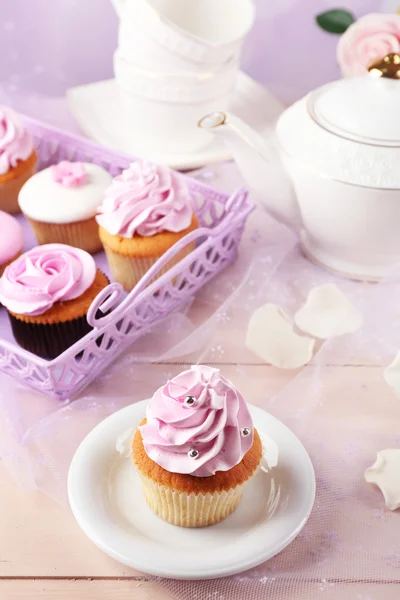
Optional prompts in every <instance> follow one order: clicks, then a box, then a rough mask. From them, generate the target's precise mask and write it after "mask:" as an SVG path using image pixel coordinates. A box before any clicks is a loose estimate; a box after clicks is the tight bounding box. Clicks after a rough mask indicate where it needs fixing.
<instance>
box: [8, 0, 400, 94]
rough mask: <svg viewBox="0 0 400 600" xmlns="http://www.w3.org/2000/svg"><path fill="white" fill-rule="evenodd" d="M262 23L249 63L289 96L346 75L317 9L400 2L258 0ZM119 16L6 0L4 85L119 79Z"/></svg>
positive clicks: (68, 1)
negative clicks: (115, 58)
mask: <svg viewBox="0 0 400 600" xmlns="http://www.w3.org/2000/svg"><path fill="white" fill-rule="evenodd" d="M199 1H201V0H199ZM256 4H257V8H258V17H257V23H256V26H255V27H254V30H253V32H252V34H251V35H250V38H249V40H248V43H247V45H246V48H245V54H244V58H243V65H244V69H245V70H246V71H247V72H248V73H250V74H251V75H252V76H254V77H255V78H257V79H258V80H260V81H261V82H262V83H264V84H266V85H267V86H268V87H269V88H270V90H271V91H273V92H275V93H276V94H277V95H278V96H279V98H281V99H282V100H283V101H285V102H291V101H293V100H294V99H296V98H298V97H300V96H301V95H303V94H304V93H305V92H307V91H308V90H309V89H311V88H313V87H315V86H317V85H319V84H321V83H323V82H325V81H328V80H331V79H335V78H337V77H338V76H339V71H338V68H337V65H336V60H335V49H336V44H337V41H338V36H335V35H330V34H328V33H325V32H324V31H322V30H320V29H319V28H318V27H317V26H316V25H315V15H316V14H318V13H319V12H322V11H324V10H327V9H331V8H336V7H338V6H340V7H341V8H347V9H348V10H351V11H353V12H354V13H355V14H356V15H357V16H361V15H363V14H366V13H368V12H372V11H386V12H394V11H395V10H396V8H397V7H398V5H400V0H340V2H336V0H256ZM116 34H117V18H116V15H115V13H114V10H113V8H112V5H111V0H1V17H0V89H1V92H2V93H3V95H4V93H6V94H8V95H10V96H11V97H13V96H14V95H18V96H21V94H24V95H25V94H26V93H32V92H34V93H40V94H46V95H48V96H60V95H62V94H63V93H64V91H65V89H66V88H67V87H70V86H73V85H77V84H81V83H86V82H90V81H96V80H99V79H106V78H109V77H112V62H111V57H112V52H113V50H114V49H115V47H116Z"/></svg>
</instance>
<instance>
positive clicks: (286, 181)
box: [198, 112, 300, 230]
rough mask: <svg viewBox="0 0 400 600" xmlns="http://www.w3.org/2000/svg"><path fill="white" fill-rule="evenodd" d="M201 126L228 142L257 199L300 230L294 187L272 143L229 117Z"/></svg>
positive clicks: (202, 122)
mask: <svg viewBox="0 0 400 600" xmlns="http://www.w3.org/2000/svg"><path fill="white" fill-rule="evenodd" d="M198 125H199V127H201V128H202V129H207V130H208V131H210V133H213V134H214V135H216V136H219V137H220V138H221V139H222V140H223V141H224V142H225V144H226V145H227V147H228V148H229V150H230V152H231V154H232V156H233V158H234V160H235V162H236V163H237V165H238V167H239V169H240V171H241V173H242V175H243V177H244V179H245V180H246V182H247V184H248V186H249V187H250V190H251V192H252V194H253V198H254V199H255V200H256V201H257V202H258V203H260V204H261V205H262V206H264V207H265V208H266V209H267V210H268V212H270V213H271V214H272V216H273V217H275V218H276V219H277V220H278V221H281V222H283V223H285V224H286V225H288V226H289V227H291V228H292V229H294V230H299V229H300V211H299V207H298V204H297V200H296V196H295V193H294V190H293V186H292V183H291V180H290V177H289V175H288V173H287V171H286V170H285V168H284V166H283V165H282V163H281V160H280V158H279V155H278V152H277V150H276V149H275V147H274V145H273V143H272V141H270V140H265V139H263V138H262V137H261V136H260V135H259V134H258V133H256V132H255V131H254V130H253V129H252V128H251V127H250V126H249V125H247V124H246V123H244V122H243V121H242V120H241V119H239V117H236V116H235V115H232V114H229V113H222V112H213V113H211V114H209V115H207V116H205V117H203V118H202V119H201V120H200V121H199V124H198Z"/></svg>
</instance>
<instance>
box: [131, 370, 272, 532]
mask: <svg viewBox="0 0 400 600" xmlns="http://www.w3.org/2000/svg"><path fill="white" fill-rule="evenodd" d="M132 450H133V461H134V463H135V465H136V468H137V469H138V472H139V475H140V477H141V480H142V485H143V492H144V495H145V498H146V500H147V503H148V505H149V506H150V508H151V509H152V510H153V512H155V513H156V514H157V515H158V516H159V517H161V518H162V519H164V520H166V521H169V522H170V523H173V524H174V525H180V526H182V527H204V526H207V525H213V524H215V523H218V522H219V521H222V520H223V519H225V518H226V517H228V516H229V515H230V514H231V513H232V512H233V511H234V510H235V509H236V507H237V506H238V504H239V502H240V499H241V497H242V494H243V490H244V488H245V486H246V484H247V483H248V482H249V480H250V479H251V478H252V477H253V476H254V474H255V473H256V471H257V468H258V466H259V465H260V463H261V458H262V444H261V440H260V437H259V435H258V433H257V431H256V430H255V429H254V426H253V422H252V419H251V416H250V413H249V410H248V407H247V404H246V401H245V400H244V398H243V396H242V395H241V394H240V392H239V391H238V390H237V389H236V388H235V387H234V386H233V384H232V383H231V382H230V381H229V380H228V379H226V378H225V377H223V376H222V375H221V374H220V371H219V369H214V368H212V367H206V366H194V367H192V368H191V370H189V371H184V372H183V373H181V374H180V375H178V376H177V377H175V378H174V379H172V380H171V381H168V382H167V383H166V384H165V385H164V386H163V387H162V388H160V389H159V390H157V391H156V393H155V394H154V396H153V398H152V399H151V400H150V403H149V405H148V407H147V411H146V419H145V420H144V421H143V422H142V423H141V425H140V426H139V428H138V429H137V431H136V433H135V435H134V438H133V446H132Z"/></svg>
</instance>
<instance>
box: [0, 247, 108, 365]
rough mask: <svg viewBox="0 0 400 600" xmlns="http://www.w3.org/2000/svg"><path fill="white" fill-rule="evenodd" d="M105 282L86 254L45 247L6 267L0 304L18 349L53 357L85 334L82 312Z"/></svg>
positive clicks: (26, 254) (2, 278)
mask: <svg viewBox="0 0 400 600" xmlns="http://www.w3.org/2000/svg"><path fill="white" fill-rule="evenodd" d="M107 285H108V279H107V277H106V276H105V275H104V274H103V273H102V272H101V271H99V270H98V269H97V268H96V263H95V262H94V259H93V257H92V256H90V254H88V253H87V252H84V251H83V250H80V249H78V248H72V247H71V246H66V245H64V244H47V245H44V246H38V247H37V248H33V249H32V250H29V252H26V253H25V254H23V255H22V256H20V257H19V258H17V260H15V261H14V262H12V263H11V264H10V265H9V266H8V267H7V268H6V269H5V271H4V273H3V276H2V277H1V279H0V302H1V303H2V304H3V305H4V306H5V307H6V309H7V311H8V315H9V317H10V322H11V327H12V330H13V334H14V337H15V339H16V341H17V342H18V343H19V345H20V346H22V347H23V348H25V349H26V350H29V351H30V352H33V353H34V354H38V355H39V356H42V357H44V358H55V357H56V356H58V355H59V354H61V353H62V352H64V350H66V349H67V348H69V347H70V346H72V344H74V343H75V342H76V341H78V340H79V339H80V338H82V337H83V336H84V335H86V334H87V333H89V331H90V330H91V327H90V325H89V323H88V322H87V318H86V317H87V313H88V310H89V308H90V305H91V304H92V302H93V300H94V299H95V298H96V296H97V295H98V294H99V292H100V291H101V290H102V289H103V288H105V287H106V286H107Z"/></svg>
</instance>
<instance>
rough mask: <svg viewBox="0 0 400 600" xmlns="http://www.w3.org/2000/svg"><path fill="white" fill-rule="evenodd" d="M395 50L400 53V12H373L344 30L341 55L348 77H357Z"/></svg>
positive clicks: (340, 58) (340, 61) (342, 68)
mask: <svg viewBox="0 0 400 600" xmlns="http://www.w3.org/2000/svg"><path fill="white" fill-rule="evenodd" d="M391 52H395V53H400V15H392V14H388V15H382V14H371V15H366V16H365V17H361V19H359V20H358V21H356V23H354V24H353V25H350V27H349V28H348V29H347V31H346V32H345V33H344V34H343V36H342V37H341V38H340V41H339V45H338V49H337V58H338V62H339V66H340V68H341V71H342V73H343V75H344V77H354V76H357V75H363V74H365V73H366V72H367V69H368V67H369V65H371V63H373V62H375V61H376V60H379V59H381V58H384V57H385V56H386V55H387V54H390V53H391Z"/></svg>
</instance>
